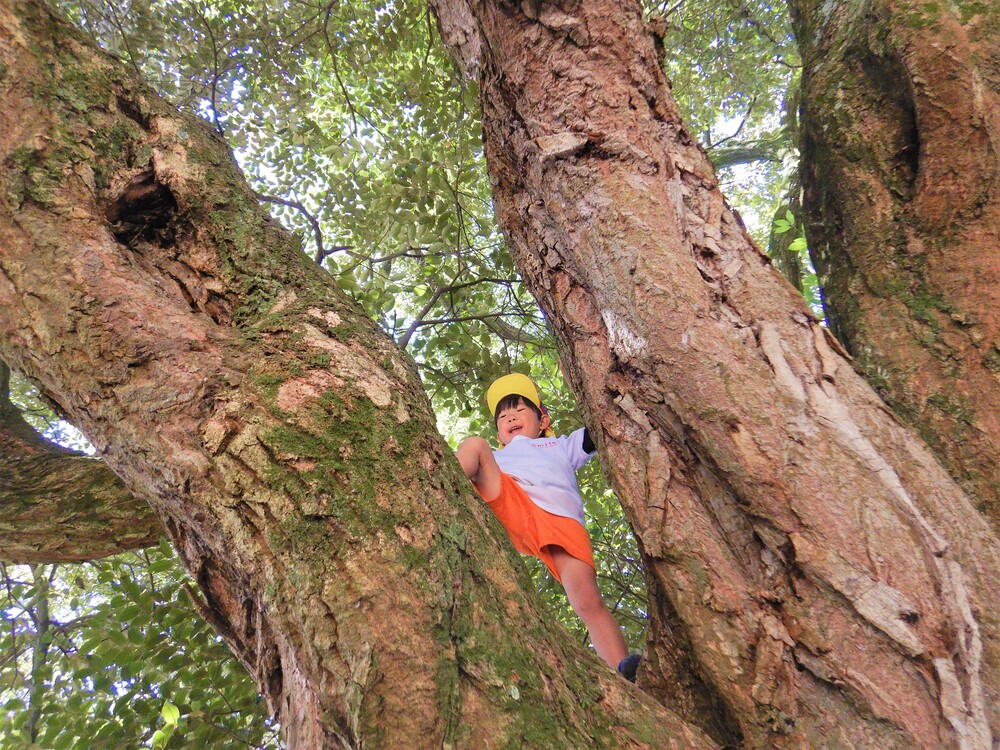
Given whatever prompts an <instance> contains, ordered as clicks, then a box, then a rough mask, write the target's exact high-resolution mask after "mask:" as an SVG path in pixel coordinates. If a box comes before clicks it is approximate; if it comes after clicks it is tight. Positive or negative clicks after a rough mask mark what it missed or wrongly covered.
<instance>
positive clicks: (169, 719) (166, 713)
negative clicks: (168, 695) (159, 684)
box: [160, 701, 181, 724]
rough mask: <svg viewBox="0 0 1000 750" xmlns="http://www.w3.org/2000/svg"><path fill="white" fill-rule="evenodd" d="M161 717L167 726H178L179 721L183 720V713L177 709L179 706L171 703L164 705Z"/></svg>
mask: <svg viewBox="0 0 1000 750" xmlns="http://www.w3.org/2000/svg"><path fill="white" fill-rule="evenodd" d="M160 715H161V716H162V717H163V721H164V722H166V723H167V724H176V723H177V720H178V719H180V718H181V712H180V711H179V710H178V709H177V706H175V705H174V704H173V703H171V702H169V701H167V702H166V703H164V704H163V708H162V709H160Z"/></svg>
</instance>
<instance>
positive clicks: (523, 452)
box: [493, 429, 597, 526]
mask: <svg viewBox="0 0 1000 750" xmlns="http://www.w3.org/2000/svg"><path fill="white" fill-rule="evenodd" d="M596 454H597V452H596V451H594V452H593V453H587V452H585V451H584V450H583V430H582V429H579V430H576V431H574V432H571V433H570V434H569V435H556V436H554V437H539V438H529V437H527V436H526V435H515V436H514V439H513V440H511V441H510V443H508V444H507V446H506V447H505V448H503V449H502V450H497V451H493V456H494V457H495V458H496V460H497V465H498V466H499V467H500V471H502V472H503V473H504V474H508V475H510V476H511V477H513V478H514V479H515V480H516V481H517V483H518V484H519V485H521V487H523V488H524V491H525V492H526V493H527V495H528V497H530V498H531V500H532V502H534V503H535V505H537V506H538V507H539V508H541V509H542V510H547V511H548V512H549V513H554V514H555V515H557V516H565V517H566V518H575V519H576V520H577V521H579V522H580V523H581V524H583V525H584V526H586V524H585V523H584V521H583V498H582V497H580V489H579V487H578V485H577V483H576V470H577V469H579V468H580V467H581V466H583V465H584V464H585V463H587V461H589V460H590V459H592V458H593V457H594V456H595V455H596Z"/></svg>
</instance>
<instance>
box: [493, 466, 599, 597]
mask: <svg viewBox="0 0 1000 750" xmlns="http://www.w3.org/2000/svg"><path fill="white" fill-rule="evenodd" d="M483 500H485V501H486V504H487V505H488V506H490V510H492V511H493V514H494V515H495V516H496V517H497V518H499V519H500V523H502V524H503V527H504V528H505V529H507V534H508V535H509V536H510V540H511V542H513V543H514V549H516V550H517V551H518V552H522V553H524V554H526V555H534V556H535V557H537V558H539V559H540V560H541V561H542V562H543V563H545V567H546V568H548V569H549V572H551V573H552V575H553V576H554V577H555V579H556V580H557V581H559V583H562V578H561V577H560V576H559V572H558V571H557V570H556V566H555V563H554V562H553V560H552V551H551V548H552V547H562V548H563V549H564V550H566V552H568V553H569V554H570V555H571V556H573V557H575V558H576V559H578V560H583V561H584V562H585V563H587V564H588V565H589V566H590V567H592V568H594V569H595V570H596V569H597V566H596V565H594V553H593V552H592V551H591V549H590V537H589V536H588V535H587V530H586V529H585V528H584V527H583V525H582V524H581V523H580V522H579V521H577V520H576V519H575V518H566V517H565V516H557V515H555V514H554V513H549V512H548V511H547V510H542V509H541V508H539V507H538V506H537V505H535V504H534V503H533V502H532V501H531V498H530V497H528V493H526V492H525V491H524V488H523V487H521V485H519V484H518V483H517V482H516V481H515V480H514V478H513V477H510V476H508V475H507V474H504V473H503V472H500V495H499V496H498V497H496V498H495V499H493V500H490V499H488V498H485V497H483Z"/></svg>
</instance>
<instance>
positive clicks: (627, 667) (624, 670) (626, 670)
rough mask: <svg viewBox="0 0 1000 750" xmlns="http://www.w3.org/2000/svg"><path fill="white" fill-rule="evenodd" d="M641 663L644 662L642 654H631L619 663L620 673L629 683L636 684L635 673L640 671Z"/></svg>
mask: <svg viewBox="0 0 1000 750" xmlns="http://www.w3.org/2000/svg"><path fill="white" fill-rule="evenodd" d="M640 661H642V655H641V654H629V655H628V656H626V657H625V658H624V659H622V660H621V661H620V662H618V673H619V674H620V675H621V676H622V677H624V678H625V679H626V680H628V681H629V682H635V673H636V670H638V669H639V662H640Z"/></svg>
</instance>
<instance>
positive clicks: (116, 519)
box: [0, 362, 163, 563]
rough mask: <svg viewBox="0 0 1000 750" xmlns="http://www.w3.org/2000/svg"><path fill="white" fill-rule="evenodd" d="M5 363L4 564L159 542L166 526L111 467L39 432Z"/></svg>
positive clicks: (0, 541) (0, 497)
mask: <svg viewBox="0 0 1000 750" xmlns="http://www.w3.org/2000/svg"><path fill="white" fill-rule="evenodd" d="M9 377H10V370H9V369H8V368H7V366H6V365H4V364H3V363H2V362H0V560H3V561H4V562H12V563H54V562H80V561H82V560H93V559H95V558H98V557H106V556H108V555H113V554H116V553H118V552H125V551H127V550H133V549H138V548H141V547H148V546H150V545H153V544H155V543H156V541H157V540H158V539H159V537H160V535H161V534H162V533H163V529H162V527H161V525H160V522H159V520H158V519H157V518H156V516H155V515H154V514H153V511H152V509H151V508H150V507H149V506H148V505H147V504H146V503H144V502H141V501H139V500H137V499H136V498H135V497H134V496H133V495H132V494H131V493H130V492H129V491H128V490H127V489H126V487H125V485H124V483H123V482H122V481H121V480H120V479H119V478H118V477H117V476H115V474H114V473H112V471H111V470H110V469H109V468H108V467H107V465H106V464H105V463H104V462H103V461H101V460H99V459H96V458H92V457H90V456H87V455H86V454H83V453H79V452H77V451H73V450H69V449H68V448H63V447H62V446H60V445H56V444H55V443H52V442H49V441H48V440H46V439H45V438H43V437H42V436H41V435H39V434H38V433H36V432H35V431H34V430H33V429H32V427H31V425H29V424H28V423H27V422H26V421H25V420H24V418H23V417H22V416H21V415H20V413H19V412H18V411H17V408H16V407H15V406H14V405H13V404H12V403H11V402H10V399H9V395H8V394H9V390H8V389H9V385H8V383H9Z"/></svg>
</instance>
